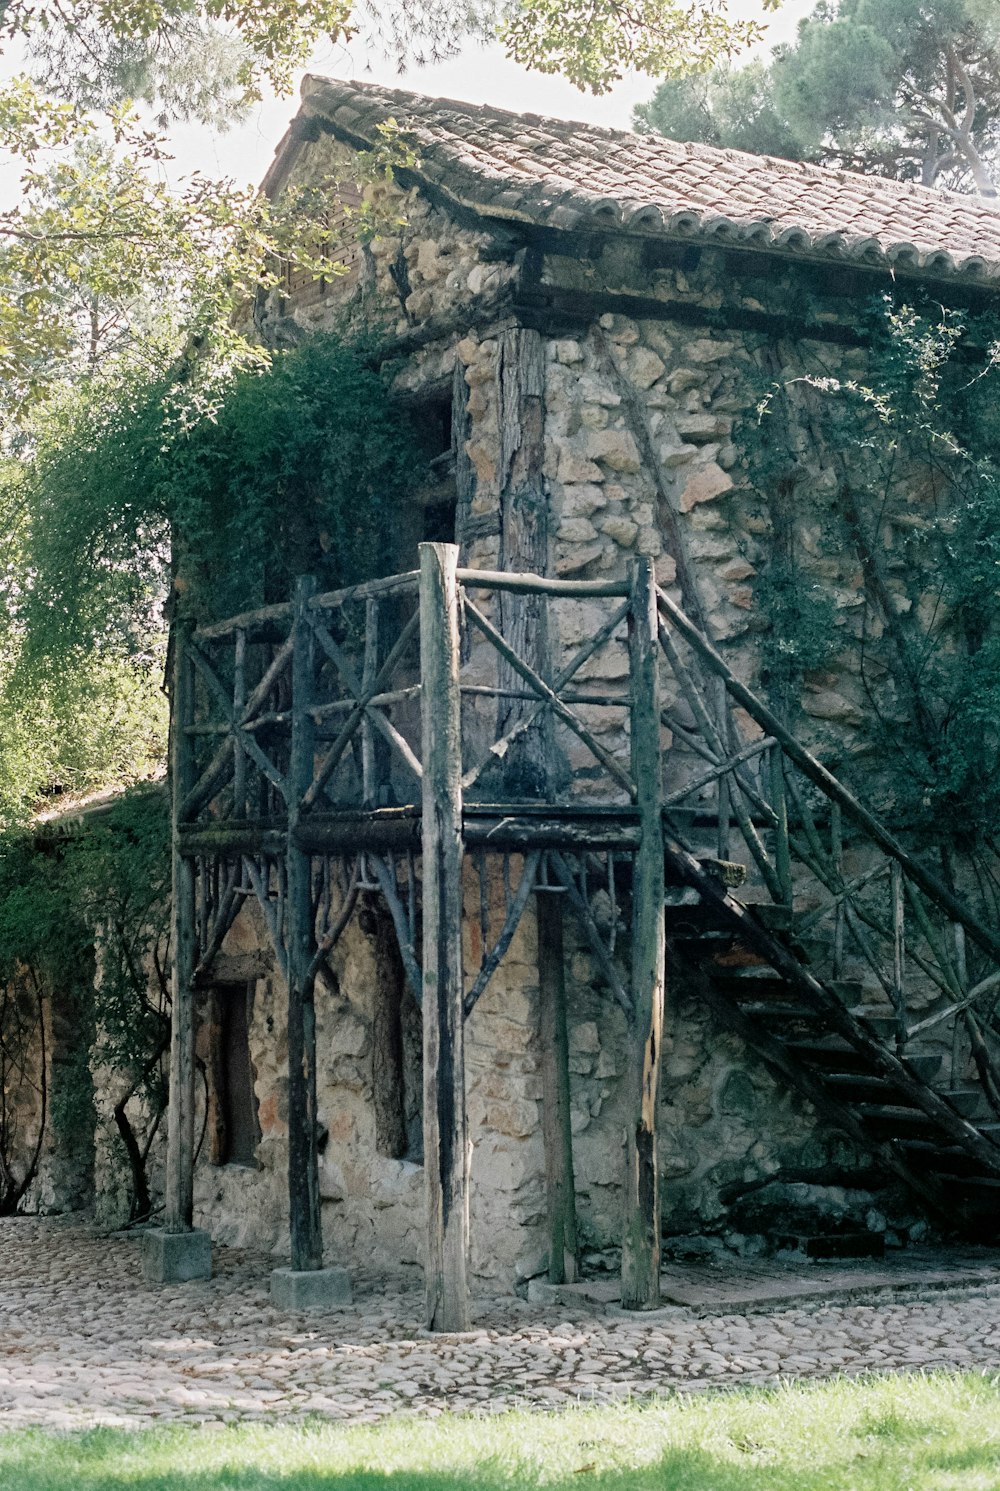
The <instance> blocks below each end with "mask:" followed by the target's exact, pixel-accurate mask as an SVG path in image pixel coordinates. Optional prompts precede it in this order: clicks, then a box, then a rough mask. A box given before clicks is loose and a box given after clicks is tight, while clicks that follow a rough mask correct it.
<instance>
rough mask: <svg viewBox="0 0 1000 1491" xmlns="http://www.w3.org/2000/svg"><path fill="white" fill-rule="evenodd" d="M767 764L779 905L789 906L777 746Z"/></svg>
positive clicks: (784, 800)
mask: <svg viewBox="0 0 1000 1491" xmlns="http://www.w3.org/2000/svg"><path fill="white" fill-rule="evenodd" d="M720 682H721V680H720ZM768 762H769V765H770V768H771V806H772V808H773V809H774V814H775V817H776V819H777V822H776V823H775V826H774V869H775V874H776V875H777V877H778V885H779V887H780V890H781V903H782V905H784V906H790V905H791V904H792V859H791V851H790V848H789V843H788V798H787V796H786V794H785V758H784V756H783V755H782V754H781V747H780V746H779V745H777V744H775V745H772V747H771V750H770V752H769V755H768Z"/></svg>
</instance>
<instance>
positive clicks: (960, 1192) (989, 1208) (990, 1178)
mask: <svg viewBox="0 0 1000 1491" xmlns="http://www.w3.org/2000/svg"><path fill="white" fill-rule="evenodd" d="M938 1182H939V1183H940V1185H942V1186H943V1187H944V1189H945V1190H946V1191H947V1192H948V1193H949V1195H952V1196H954V1197H955V1198H956V1200H958V1201H960V1202H961V1205H962V1208H963V1210H968V1211H969V1212H971V1213H973V1214H974V1215H976V1216H979V1217H980V1218H984V1219H985V1218H986V1217H989V1218H990V1219H991V1220H992V1221H993V1222H994V1225H995V1226H996V1227H997V1228H1000V1177H997V1176H994V1175H939V1176H938Z"/></svg>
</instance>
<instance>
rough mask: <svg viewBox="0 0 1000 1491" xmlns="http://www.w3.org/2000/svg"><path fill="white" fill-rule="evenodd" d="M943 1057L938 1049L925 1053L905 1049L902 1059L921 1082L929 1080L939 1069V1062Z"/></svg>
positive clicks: (931, 1079)
mask: <svg viewBox="0 0 1000 1491" xmlns="http://www.w3.org/2000/svg"><path fill="white" fill-rule="evenodd" d="M943 1059H944V1058H943V1057H942V1055H941V1053H940V1052H939V1051H928V1052H927V1054H926V1055H924V1054H922V1053H921V1052H919V1051H907V1052H906V1054H905V1056H904V1058H903V1060H904V1063H905V1065H906V1066H908V1067H909V1068H910V1070H911V1071H912V1072H913V1075H914V1076H915V1077H919V1078H920V1081H921V1082H931V1081H933V1079H934V1078H935V1077H936V1076H937V1074H938V1072H939V1071H940V1070H941V1062H942V1060H943Z"/></svg>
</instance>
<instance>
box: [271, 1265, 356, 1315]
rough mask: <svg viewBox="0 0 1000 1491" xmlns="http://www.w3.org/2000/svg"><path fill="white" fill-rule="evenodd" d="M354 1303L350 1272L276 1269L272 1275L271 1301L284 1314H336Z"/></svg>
mask: <svg viewBox="0 0 1000 1491" xmlns="http://www.w3.org/2000/svg"><path fill="white" fill-rule="evenodd" d="M352 1299H353V1294H352V1292H351V1276H350V1274H349V1273H348V1272H347V1269H346V1268H316V1269H310V1270H308V1271H301V1270H297V1269H293V1268H276V1269H274V1270H273V1271H272V1273H271V1300H272V1303H273V1304H276V1305H277V1306H278V1308H279V1309H281V1310H334V1309H336V1308H337V1307H338V1306H340V1305H349V1304H350V1303H351V1301H352Z"/></svg>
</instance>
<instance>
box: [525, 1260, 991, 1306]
mask: <svg viewBox="0 0 1000 1491" xmlns="http://www.w3.org/2000/svg"><path fill="white" fill-rule="evenodd" d="M989 1288H996V1289H1000V1251H998V1250H997V1249H994V1248H956V1249H946V1248H940V1249H931V1248H927V1249H922V1248H921V1249H918V1248H908V1249H906V1250H905V1252H902V1253H900V1254H898V1255H897V1256H895V1257H892V1258H886V1259H878V1260H874V1259H871V1260H863V1259H858V1260H852V1261H851V1262H850V1263H847V1262H845V1261H844V1260H843V1259H836V1260H829V1261H826V1260H818V1259H801V1258H767V1259H742V1258H736V1257H734V1258H733V1259H732V1261H731V1262H730V1261H729V1260H728V1259H719V1258H713V1259H712V1260H711V1261H705V1260H703V1259H698V1260H696V1261H693V1262H679V1263H669V1264H667V1265H666V1267H665V1268H664V1269H663V1270H662V1272H661V1274H660V1294H661V1298H662V1300H663V1305H664V1307H665V1311H664V1310H650V1311H642V1312H635V1311H631V1310H628V1311H626V1310H623V1309H622V1306H621V1280H620V1279H619V1278H617V1277H609V1276H604V1277H601V1278H594V1279H584V1280H581V1281H580V1282H579V1283H576V1284H550V1283H548V1282H547V1280H545V1279H532V1280H531V1282H530V1284H529V1285H528V1299H529V1300H530V1301H531V1302H532V1303H533V1304H539V1305H558V1304H562V1303H566V1304H575V1305H577V1306H580V1305H583V1306H589V1307H590V1308H591V1309H592V1310H594V1311H595V1313H604V1314H607V1315H615V1316H623V1317H628V1318H630V1319H632V1320H636V1319H648V1318H650V1317H655V1316H656V1315H658V1314H662V1313H673V1312H675V1311H676V1310H677V1309H678V1308H682V1309H685V1310H689V1311H693V1312H694V1313H696V1314H700V1315H720V1314H732V1313H753V1312H760V1311H766V1310H775V1309H784V1308H786V1307H788V1306H793V1305H804V1304H809V1305H813V1304H816V1303H820V1302H822V1303H827V1302H828V1303H830V1304H835V1303H840V1302H845V1301H848V1300H849V1301H851V1302H852V1303H857V1302H858V1299H859V1297H865V1296H873V1297H877V1298H878V1300H879V1301H881V1302H885V1300H886V1299H887V1298H892V1297H893V1296H895V1295H913V1294H917V1295H919V1294H921V1293H925V1292H926V1293H936V1292H939V1291H943V1290H948V1291H951V1290H970V1289H974V1290H983V1289H989Z"/></svg>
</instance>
